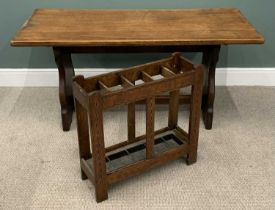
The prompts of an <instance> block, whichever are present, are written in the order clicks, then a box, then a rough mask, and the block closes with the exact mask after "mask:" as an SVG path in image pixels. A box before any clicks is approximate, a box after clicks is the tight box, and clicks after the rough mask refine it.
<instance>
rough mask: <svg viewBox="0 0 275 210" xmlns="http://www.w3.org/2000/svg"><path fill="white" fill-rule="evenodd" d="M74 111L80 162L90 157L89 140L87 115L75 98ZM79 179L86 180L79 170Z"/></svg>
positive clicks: (82, 172)
mask: <svg viewBox="0 0 275 210" xmlns="http://www.w3.org/2000/svg"><path fill="white" fill-rule="evenodd" d="M75 109H76V122H77V134H78V144H79V156H80V160H81V159H82V158H84V159H85V160H87V159H89V158H91V157H92V155H91V150H90V140H89V127H88V113H87V110H86V109H85V108H84V107H83V106H82V105H81V104H80V103H79V102H78V101H77V100H76V98H75ZM81 178H82V179H83V180H84V179H87V176H86V174H85V173H84V171H83V170H82V169H81Z"/></svg>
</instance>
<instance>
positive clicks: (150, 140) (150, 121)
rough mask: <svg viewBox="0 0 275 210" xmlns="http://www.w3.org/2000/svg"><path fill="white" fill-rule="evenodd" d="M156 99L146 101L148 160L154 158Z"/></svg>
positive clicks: (151, 98)
mask: <svg viewBox="0 0 275 210" xmlns="http://www.w3.org/2000/svg"><path fill="white" fill-rule="evenodd" d="M154 124H155V97H150V98H147V100H146V159H150V158H152V157H153V156H154V126H155V125H154Z"/></svg>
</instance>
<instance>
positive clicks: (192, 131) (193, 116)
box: [187, 66, 203, 165]
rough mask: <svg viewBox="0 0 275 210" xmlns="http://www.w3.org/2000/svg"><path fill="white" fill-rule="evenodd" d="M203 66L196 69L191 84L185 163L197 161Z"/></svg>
mask: <svg viewBox="0 0 275 210" xmlns="http://www.w3.org/2000/svg"><path fill="white" fill-rule="evenodd" d="M202 83H203V67H202V66H199V67H197V69H196V76H195V85H193V86H192V99H191V106H190V117H189V132H188V133H189V142H188V143H189V146H190V149H189V152H188V154H187V164H188V165H190V164H193V163H195V162H196V161H197V150H198V138H199V127H200V113H201V112H200V111H201V109H200V108H201V100H202Z"/></svg>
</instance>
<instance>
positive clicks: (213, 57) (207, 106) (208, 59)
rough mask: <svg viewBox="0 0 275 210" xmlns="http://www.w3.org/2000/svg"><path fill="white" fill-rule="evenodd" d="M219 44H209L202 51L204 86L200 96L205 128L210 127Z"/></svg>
mask: <svg viewBox="0 0 275 210" xmlns="http://www.w3.org/2000/svg"><path fill="white" fill-rule="evenodd" d="M220 48H221V46H220V45H216V46H209V47H207V48H206V50H205V51H204V52H203V59H202V63H203V64H204V65H205V68H206V72H205V74H204V87H203V98H202V111H203V120H204V125H205V128H206V129H211V128H212V122H213V105H214V99H215V73H216V64H217V62H218V60H219V53H220Z"/></svg>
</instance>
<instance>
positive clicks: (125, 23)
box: [11, 8, 264, 46]
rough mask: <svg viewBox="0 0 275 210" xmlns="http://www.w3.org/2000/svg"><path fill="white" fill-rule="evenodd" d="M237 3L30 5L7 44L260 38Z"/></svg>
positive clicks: (258, 41) (243, 41)
mask: <svg viewBox="0 0 275 210" xmlns="http://www.w3.org/2000/svg"><path fill="white" fill-rule="evenodd" d="M263 42H264V38H263V37H262V36H261V34H259V33H258V32H257V31H256V30H255V28H254V27H253V26H252V25H251V24H250V23H249V22H248V21H247V19H246V18H245V17H244V16H243V15H242V14H241V12H240V11H239V10H238V9H235V8H216V9H176V10H73V9H36V10H35V11H34V13H33V15H32V16H31V17H30V18H29V19H28V20H27V21H26V23H25V24H24V25H23V26H22V28H21V29H20V30H19V31H18V33H17V34H16V36H15V37H14V38H13V39H12V40H11V45H12V46H155V45H158V46H160V45H162V46H166V45H170V46H171V45H213V44H217V45H221V44H261V43H263Z"/></svg>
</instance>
